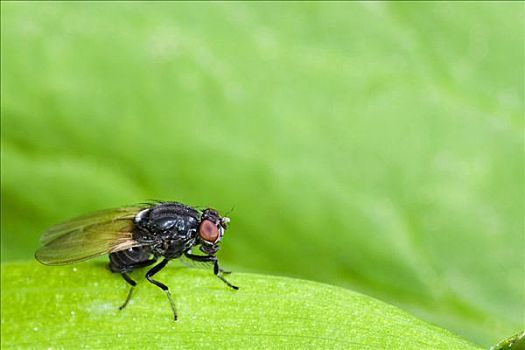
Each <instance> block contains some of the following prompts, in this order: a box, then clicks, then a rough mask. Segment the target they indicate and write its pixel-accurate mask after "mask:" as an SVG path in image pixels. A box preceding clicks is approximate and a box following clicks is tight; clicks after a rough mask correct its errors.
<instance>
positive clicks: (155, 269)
mask: <svg viewBox="0 0 525 350" xmlns="http://www.w3.org/2000/svg"><path fill="white" fill-rule="evenodd" d="M168 261H169V260H167V259H164V260H162V261H161V262H160V263H159V264H157V265H155V266H153V268H152V269H151V270H149V271H148V272H146V279H147V280H148V281H149V282H151V283H153V284H154V285H156V286H157V287H159V288H160V289H162V290H163V291H164V292H165V293H166V296H167V297H168V300H169V302H170V305H171V310H172V311H173V319H174V320H175V321H177V311H176V310H175V303H174V302H173V299H172V298H171V293H170V290H169V288H168V286H166V285H165V284H163V283H161V282H159V281H156V280H154V279H153V278H151V277H153V275H155V274H156V273H157V272H159V271H160V270H162V269H163V268H164V266H166V264H167V263H168Z"/></svg>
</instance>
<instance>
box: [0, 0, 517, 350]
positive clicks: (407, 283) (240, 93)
mask: <svg viewBox="0 0 525 350" xmlns="http://www.w3.org/2000/svg"><path fill="white" fill-rule="evenodd" d="M0 6H1V21H0V25H1V32H2V38H1V39H2V40H1V41H0V42H1V50H0V54H1V60H0V62H1V89H0V93H1V98H0V100H1V107H0V108H1V116H2V118H1V128H0V129H1V130H0V131H1V142H2V144H1V160H2V161H1V164H0V165H1V174H2V176H1V186H0V187H1V196H0V199H1V205H0V209H1V219H2V220H1V222H0V224H1V231H2V235H1V239H2V244H1V249H2V251H1V253H2V254H1V256H2V261H4V262H5V261H12V260H28V259H30V258H31V257H32V255H33V254H34V251H35V249H36V248H37V245H38V237H39V236H40V235H41V233H42V232H43V231H44V230H45V229H46V228H47V227H49V226H51V225H53V224H56V223H59V222H61V221H64V220H66V219H68V218H70V217H72V216H76V215H83V214H87V213H89V212H91V211H94V210H99V209H104V208H111V207H117V206H122V205H127V204H133V203H137V202H143V201H145V200H149V199H163V200H179V201H183V202H185V203H187V204H192V205H200V206H212V207H216V208H218V209H221V210H222V211H227V210H229V209H230V208H232V207H233V206H235V210H234V211H233V212H232V213H231V215H230V216H231V218H232V223H231V226H230V230H229V231H228V232H227V236H226V237H225V240H224V246H223V248H222V249H221V261H224V262H225V263H227V264H229V265H235V266H239V267H240V268H242V269H243V270H244V271H246V272H254V271H255V272H258V273H263V274H278V275H284V276H296V277H300V278H304V279H308V280H316V281H319V282H324V283H329V284H332V285H338V286H342V287H347V288H351V289H353V290H357V291H360V292H363V293H365V294H367V295H370V296H373V297H376V298H379V299H381V300H385V301H387V302H388V303H390V304H395V305H397V306H399V307H401V308H403V309H404V310H406V311H408V312H410V313H413V314H415V315H417V316H418V317H419V318H421V319H424V320H426V321H428V322H431V323H435V324H437V325H439V326H440V327H443V328H446V329H449V330H452V331H454V332H455V333H457V334H459V335H461V336H463V337H465V338H467V339H469V340H471V341H473V342H476V343H479V344H481V345H483V346H485V347H487V348H488V347H489V346H490V345H492V344H495V343H496V342H497V341H499V340H500V339H501V338H502V337H504V336H506V335H508V334H514V333H516V332H518V331H519V330H520V329H522V328H523V320H524V319H525V314H524V310H525V281H524V278H525V277H524V276H525V264H524V262H523V258H524V256H525V251H524V249H525V247H524V245H523V244H521V243H522V242H523V232H524V223H525V220H524V212H525V210H524V201H523V192H522V191H521V190H520V189H522V188H523V181H524V173H523V170H524V169H525V165H524V160H525V157H523V150H524V138H523V130H524V118H523V115H524V114H525V113H524V104H523V96H525V91H524V81H523V76H524V67H523V62H524V56H523V55H524V52H525V50H524V43H525V41H524V40H523V23H524V11H523V2H452V1H448V2H432V1H429V2H386V1H385V2H368V1H362V2H357V1H356V2H169V1H164V2H119V1H113V2H73V1H42V2H28V1H25V2H22V1H2V2H0Z"/></svg>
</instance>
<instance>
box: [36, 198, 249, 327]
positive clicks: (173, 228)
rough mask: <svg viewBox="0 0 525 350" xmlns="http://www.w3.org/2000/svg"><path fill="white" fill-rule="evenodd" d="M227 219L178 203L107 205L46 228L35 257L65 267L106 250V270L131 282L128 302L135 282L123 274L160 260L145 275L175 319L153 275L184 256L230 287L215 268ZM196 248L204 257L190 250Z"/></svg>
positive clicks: (224, 272)
mask: <svg viewBox="0 0 525 350" xmlns="http://www.w3.org/2000/svg"><path fill="white" fill-rule="evenodd" d="M228 222H229V219H228V218H227V217H221V216H220V215H219V213H218V212H217V211H216V210H214V209H210V208H208V209H205V210H203V211H199V210H197V209H194V208H192V207H190V206H187V205H185V204H182V203H177V202H161V203H156V204H144V205H137V206H130V207H124V208H118V209H109V210H104V211H100V212H97V213H94V214H90V215H86V216H82V217H79V218H76V219H73V220H70V221H67V222H65V223H62V224H58V225H56V226H53V227H51V228H50V229H49V230H47V231H46V232H45V233H44V234H43V235H42V238H41V239H40V242H41V244H42V247H40V248H39V249H38V250H37V252H36V254H35V257H36V259H37V260H38V261H40V262H41V263H42V264H45V265H66V264H71V263H76V262H79V261H84V260H88V259H91V258H94V257H96V256H99V255H104V254H109V269H110V270H111V271H112V272H118V273H120V274H121V275H122V277H123V278H124V279H125V280H126V282H128V283H129V284H130V285H131V288H130V290H129V293H128V296H127V298H126V301H125V302H124V304H122V306H120V309H123V308H124V307H125V306H126V305H127V304H128V302H129V300H130V298H131V294H132V292H133V288H134V287H135V286H136V284H137V283H136V282H135V281H134V280H133V279H131V277H130V276H129V275H128V273H129V272H131V271H132V270H134V269H136V268H140V267H145V266H149V265H153V264H154V263H156V262H157V260H158V259H159V258H160V257H162V258H163V259H162V261H161V262H160V263H158V264H157V265H155V266H153V267H152V268H151V269H150V270H148V272H147V273H146V279H147V280H148V281H149V282H151V283H153V284H154V285H156V286H158V287H159V288H161V289H162V290H163V291H164V292H166V295H167V296H168V300H169V302H170V305H171V308H172V310H173V317H174V319H175V320H177V312H176V311H175V304H174V302H173V299H172V298H171V294H170V291H169V289H168V287H167V286H166V285H165V284H163V283H161V282H159V281H157V280H154V279H153V275H155V274H156V273H157V272H159V271H160V270H161V269H162V268H163V267H164V266H166V264H167V263H168V261H170V260H171V259H176V258H179V257H181V256H185V257H186V258H188V259H191V260H194V261H198V262H205V263H210V264H212V265H213V272H214V274H215V275H216V276H217V277H218V278H220V279H221V280H222V281H223V282H224V283H226V284H227V285H228V286H229V287H231V288H233V289H239V288H238V287H236V286H234V285H232V284H231V283H230V282H228V281H227V280H226V279H225V278H224V277H223V274H228V273H229V272H226V271H224V270H222V269H221V268H220V267H219V262H218V261H217V257H216V256H215V253H216V252H217V250H218V249H219V243H220V242H221V239H222V236H223V234H224V230H226V225H227V223H228ZM194 246H199V248H200V250H201V251H202V252H203V253H204V254H205V255H195V254H192V251H191V250H192V247H194Z"/></svg>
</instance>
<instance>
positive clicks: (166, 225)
mask: <svg viewBox="0 0 525 350" xmlns="http://www.w3.org/2000/svg"><path fill="white" fill-rule="evenodd" d="M199 219H200V216H199V213H198V212H197V211H195V210H194V209H192V208H190V207H188V206H185V205H182V204H179V203H163V204H158V205H156V206H154V207H151V208H148V209H144V210H142V211H141V212H139V213H138V214H137V215H136V217H135V220H134V223H135V228H136V230H135V232H134V238H135V239H137V240H138V241H140V242H156V243H158V242H161V241H165V240H176V241H180V240H182V241H185V240H190V239H193V238H194V237H195V235H196V232H197V228H198V226H199Z"/></svg>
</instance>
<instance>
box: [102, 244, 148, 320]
mask: <svg viewBox="0 0 525 350" xmlns="http://www.w3.org/2000/svg"><path fill="white" fill-rule="evenodd" d="M148 255H149V254H147V252H145V251H140V250H139V249H137V248H132V249H130V250H128V251H121V252H116V253H111V254H110V255H109V269H110V270H111V271H112V272H119V273H120V275H121V276H122V278H124V280H125V281H126V282H127V283H128V284H129V285H130V286H131V287H130V289H129V292H128V295H127V297H126V300H125V301H124V303H123V304H122V305H120V306H119V310H122V309H124V308H125V307H126V305H128V303H129V301H130V299H131V296H132V294H133V290H134V289H135V286H136V285H137V282H135V281H134V280H133V279H132V278H131V277H130V276H129V275H128V272H131V271H133V270H134V269H137V268H140V267H145V266H148V265H151V264H153V263H155V262H156V261H157V258H155V257H154V258H153V259H148ZM139 257H141V258H143V259H144V257H145V259H146V260H142V261H140V260H139V261H137V260H135V259H137V258H139ZM133 258H135V259H133Z"/></svg>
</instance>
